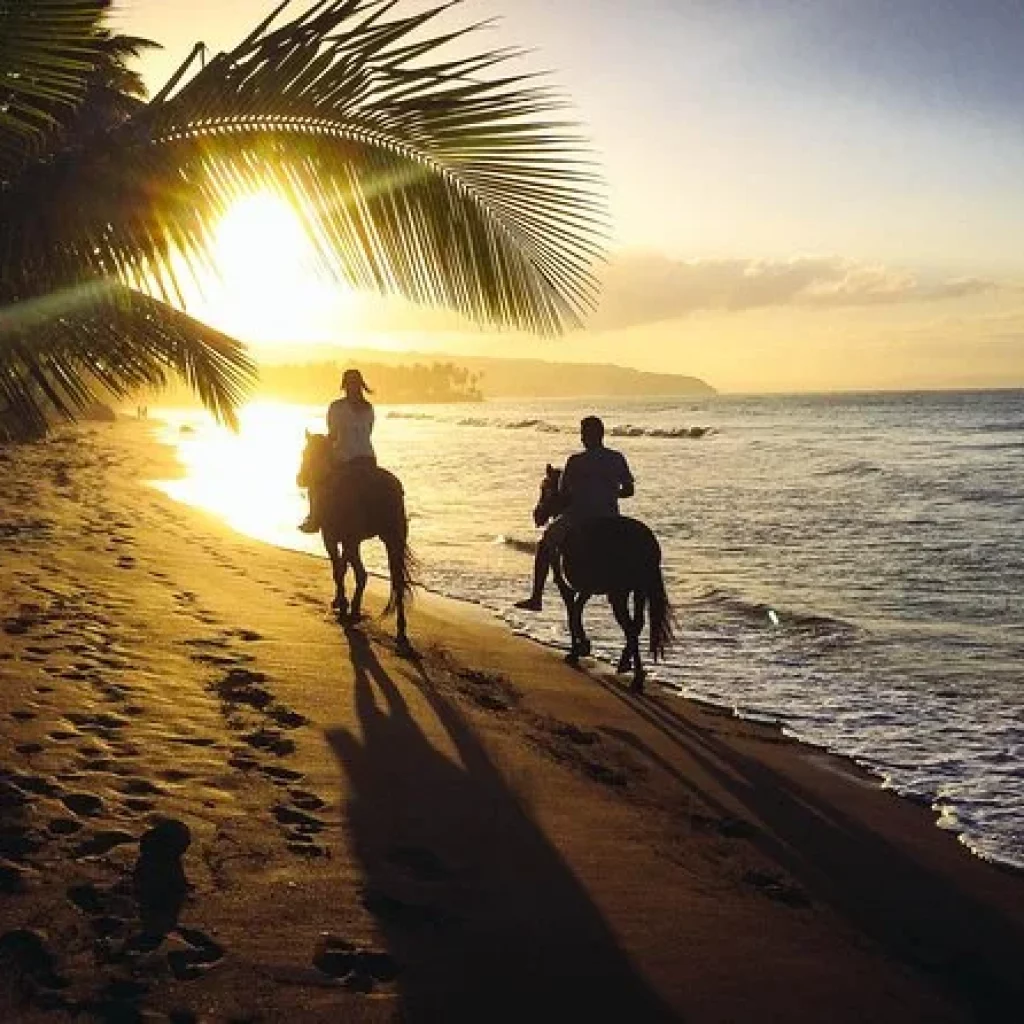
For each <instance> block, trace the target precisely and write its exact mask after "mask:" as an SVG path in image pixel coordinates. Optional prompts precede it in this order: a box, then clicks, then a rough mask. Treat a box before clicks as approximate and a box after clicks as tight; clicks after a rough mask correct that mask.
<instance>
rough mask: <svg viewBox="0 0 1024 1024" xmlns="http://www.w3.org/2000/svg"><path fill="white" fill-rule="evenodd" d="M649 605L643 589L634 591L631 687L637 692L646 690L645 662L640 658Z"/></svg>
mask: <svg viewBox="0 0 1024 1024" xmlns="http://www.w3.org/2000/svg"><path fill="white" fill-rule="evenodd" d="M646 605H647V595H646V594H645V593H644V592H643V591H642V590H634V591H633V609H634V612H633V628H632V630H631V636H630V643H631V644H632V647H633V683H632V685H631V687H630V689H632V690H633V691H634V692H635V693H643V692H644V679H645V678H646V673H645V672H644V663H643V662H642V661H641V660H640V634H641V633H642V632H643V631H644V610H645V608H646Z"/></svg>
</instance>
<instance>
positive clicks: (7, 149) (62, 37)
mask: <svg viewBox="0 0 1024 1024" xmlns="http://www.w3.org/2000/svg"><path fill="white" fill-rule="evenodd" d="M109 6H110V3H109V0H4V2H3V3H0V114H2V131H0V173H2V172H3V171H4V170H9V166H8V167H7V168H5V166H4V163H3V162H2V159H3V158H6V160H7V161H8V162H9V161H11V160H12V159H13V158H15V157H20V156H22V155H23V153H24V144H25V141H26V140H28V139H33V138H38V136H39V135H40V134H41V133H43V132H45V131H46V130H48V129H50V128H52V127H54V126H55V124H56V117H55V111H59V110H60V109H61V108H65V109H66V108H68V107H72V106H74V105H75V103H77V102H78V100H79V98H80V97H81V95H82V92H83V90H84V88H85V80H86V77H87V76H88V74H89V72H90V71H91V70H92V67H93V64H94V60H95V55H96V52H97V33H98V32H99V31H100V25H101V22H102V19H103V16H104V14H105V13H106V10H107V8H108V7H109Z"/></svg>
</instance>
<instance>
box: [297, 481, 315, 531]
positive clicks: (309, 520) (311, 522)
mask: <svg viewBox="0 0 1024 1024" xmlns="http://www.w3.org/2000/svg"><path fill="white" fill-rule="evenodd" d="M308 493H309V515H308V516H306V518H305V519H304V520H303V521H302V522H301V523H299V529H300V530H301V531H302V532H303V533H318V532H319V530H320V503H319V500H318V499H319V493H320V488H319V487H310V488H309V489H308Z"/></svg>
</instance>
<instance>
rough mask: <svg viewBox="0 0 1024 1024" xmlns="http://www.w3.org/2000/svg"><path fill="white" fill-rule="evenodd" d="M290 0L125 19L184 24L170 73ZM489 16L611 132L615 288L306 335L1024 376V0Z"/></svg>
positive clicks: (131, 13)
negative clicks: (557, 324) (526, 324)
mask: <svg viewBox="0 0 1024 1024" xmlns="http://www.w3.org/2000/svg"><path fill="white" fill-rule="evenodd" d="M406 6H408V7H413V8H415V7H422V6H423V3H422V2H421V0H406ZM270 9H271V5H270V4H269V3H268V4H264V3H262V2H259V0H220V2H217V0H125V2H123V3H122V4H121V5H120V7H119V11H120V13H119V20H118V27H119V28H120V30H122V31H126V32H132V33H138V34H141V35H146V36H150V37H152V38H154V39H157V40H158V41H160V42H162V43H163V44H164V46H165V50H164V51H163V52H162V53H159V54H156V55H154V56H151V57H148V58H147V59H146V61H145V63H144V65H143V71H144V73H145V75H146V77H147V80H148V81H149V82H150V84H151V85H152V86H154V87H155V86H157V85H159V84H160V83H161V82H162V81H163V80H164V79H165V78H166V77H167V75H168V74H169V73H170V71H171V70H173V68H174V67H175V66H176V65H177V63H178V62H179V61H180V60H181V59H183V58H184V56H185V55H186V54H187V53H188V51H189V50H190V48H191V46H192V44H193V43H194V42H196V41H198V40H202V41H204V42H205V43H207V44H208V46H210V48H211V49H212V50H213V51H217V50H220V49H226V48H229V47H230V46H231V45H232V44H233V43H235V42H237V41H238V40H239V39H240V38H241V37H243V36H244V35H245V34H246V33H247V31H248V30H249V29H251V28H252V27H253V26H254V25H255V23H256V22H257V21H258V19H259V18H260V16H261V15H262V14H263V13H264V12H267V11H269V10H270ZM465 16H466V17H467V18H473V19H476V18H487V17H491V16H499V17H500V19H501V21H500V24H499V25H497V26H496V27H494V28H490V29H487V30H486V32H487V34H486V36H485V37H483V39H484V42H485V44H486V45H487V46H491V45H495V44H498V45H501V44H505V43H512V44H516V45H520V46H523V47H526V48H529V49H530V51H531V55H530V56H529V57H528V58H527V61H526V64H527V66H528V67H530V68H532V69H544V70H551V71H552V72H553V75H554V81H555V82H556V83H557V85H558V86H559V87H560V88H561V89H562V90H563V91H565V92H567V93H568V94H569V95H570V96H571V98H572V100H573V102H574V104H575V106H576V108H577V110H578V112H579V116H580V118H581V120H582V121H583V123H584V124H585V126H586V128H587V131H588V133H589V134H590V136H591V137H592V139H593V141H594V145H595V148H596V151H597V153H598V155H599V158H600V160H601V162H602V164H603V167H604V169H605V174H606V177H607V183H608V189H609V195H610V202H611V212H612V218H613V224H614V237H613V239H612V244H611V251H610V256H609V261H608V263H607V265H606V266H605V267H603V268H602V269H601V277H602V280H603V291H602V299H601V303H600V305H599V307H598V308H597V310H596V311H595V312H594V314H593V316H592V317H590V318H589V319H588V321H587V324H586V326H585V328H584V329H583V330H581V331H578V332H574V333H572V334H570V335H568V336H566V337H564V338H561V339H557V340H554V341H551V340H541V339H535V338H531V337H529V336H525V335H513V334H505V333H498V332H494V331H480V330H478V329H477V328H475V327H474V326H473V325H471V324H468V323H466V322H464V321H462V320H461V319H459V318H457V317H455V316H454V315H450V314H447V313H445V312H443V311H436V310H418V309H413V308H410V307H405V306H402V305H400V304H395V303H388V304H382V303H380V302H376V301H373V300H370V299H368V298H355V299H354V298H353V297H352V296H350V295H347V296H338V297H337V301H336V302H333V303H332V302H330V301H327V302H326V303H325V304H324V306H323V310H324V312H323V315H322V316H321V317H320V318H319V319H318V321H317V322H316V323H315V324H311V323H307V324H305V325H304V326H303V331H304V332H305V336H303V337H301V338H298V339H296V340H301V341H304V342H309V341H331V342H336V343H339V344H352V345H353V346H358V347H363V348H365V347H367V346H373V345H380V346H382V347H387V348H392V349H403V348H404V349H411V350H417V351H427V350H444V351H450V352H466V353H475V354H490V355H511V356H514V355H521V356H524V357H530V358H536V357H540V358H548V359H556V360H576V361H602V362H604V361H607V362H617V363H620V364H623V365H632V366H637V367H639V368H641V369H651V370H659V371H668V372H680V373H690V374H696V375H698V376H701V377H704V378H705V379H706V380H708V381H709V382H710V383H712V384H714V385H715V386H717V387H719V388H720V389H721V390H723V391H799V390H848V389H864V388H915V387H922V388H936V387H991V386H997V387H998V386H1024V60H1022V59H1021V54H1024V0H629V2H628V3H627V2H624V0H558V2H557V3H552V2H551V0H468V2H467V3H466V5H465ZM267 258H268V259H271V258H272V254H268V256H267ZM266 277H267V275H266V274H264V278H266ZM264 299H265V302H267V303H269V302H271V301H272V298H271V297H270V296H269V293H265V294H264ZM226 308H227V304H225V303H224V302H221V303H220V305H219V306H218V303H217V301H216V299H213V300H211V301H210V303H209V304H208V308H207V309H206V310H205V312H206V313H207V314H209V315H208V318H209V319H212V320H214V321H216V320H217V319H218V314H220V322H219V323H218V324H217V325H218V326H221V327H223V328H225V329H228V330H232V331H233V332H235V333H239V334H240V335H241V336H243V337H246V338H247V340H251V341H253V342H254V343H256V344H258V345H259V344H262V345H272V344H275V343H280V342H281V341H284V340H286V339H285V337H283V336H281V337H278V335H284V334H287V333H288V330H289V327H288V323H287V320H286V318H285V319H282V318H281V317H278V318H277V319H276V320H275V319H274V318H272V317H270V316H268V315H265V314H266V313H267V310H265V309H264V310H260V309H259V308H256V307H254V308H253V309H252V310H250V315H249V316H248V318H245V317H241V316H235V317H234V318H232V317H230V316H225V315H224V311H225V309H226ZM197 312H198V313H199V315H203V314H204V310H203V309H202V308H200V309H198V310H197ZM236 312H237V310H236ZM300 333H301V332H300Z"/></svg>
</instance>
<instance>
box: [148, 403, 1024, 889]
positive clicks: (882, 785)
mask: <svg viewBox="0 0 1024 1024" xmlns="http://www.w3.org/2000/svg"><path fill="white" fill-rule="evenodd" d="M400 415H401V414H400ZM157 422H159V417H157V418H156V419H155V420H154V424H155V423H157ZM153 429H154V433H155V432H156V431H157V429H158V428H156V427H155V426H154V427H153ZM155 440H156V441H157V442H158V443H160V444H161V445H163V446H165V447H166V448H167V451H168V454H169V463H168V466H169V469H170V472H169V473H168V474H167V475H166V476H164V477H163V478H162V479H161V480H155V481H149V482H150V483H152V484H154V485H155V486H157V487H158V488H160V485H161V484H163V483H167V482H173V481H175V480H180V479H184V478H185V470H184V467H183V466H182V464H181V462H180V461H179V459H178V458H177V452H176V446H175V441H174V440H173V439H172V438H171V437H170V435H169V434H168V435H167V436H166V437H164V438H155ZM160 489H161V490H162V488H160ZM174 500H176V501H178V503H179V504H181V505H182V506H183V507H185V508H189V509H191V510H193V511H198V512H200V513H202V514H211V513H209V512H208V511H207V510H206V509H204V507H203V506H202V505H200V504H192V503H190V502H188V501H186V500H184V499H174ZM223 525H226V526H227V527H228V528H229V529H232V530H234V531H236V532H237V533H239V534H240V535H241V536H245V537H247V538H248V539H250V540H252V541H255V542H258V543H262V544H266V545H268V546H270V547H273V548H274V549H276V550H280V551H287V552H290V553H293V554H301V555H305V556H307V557H311V558H314V559H316V560H318V561H325V560H326V554H325V553H324V552H323V551H322V550H317V551H308V550H304V549H302V548H299V547H291V546H289V545H287V544H286V543H282V542H275V541H274V540H270V539H267V538H261V537H259V536H258V535H257V534H253V533H246V532H245V531H244V530H240V529H238V528H237V527H234V526H231V525H230V524H223ZM369 575H370V577H371V578H373V579H376V580H378V581H381V580H385V579H386V578H387V577H386V575H384V574H382V573H379V572H376V571H374V570H370V571H369ZM418 589H419V590H420V592H422V593H425V594H429V595H431V597H432V598H437V599H440V600H444V601H450V602H453V603H454V604H455V605H456V606H462V607H465V608H473V609H478V610H482V611H483V612H484V613H485V615H486V616H487V617H488V619H489V620H490V622H491V624H492V625H494V626H497V627H499V628H501V629H503V630H505V631H506V632H508V633H509V634H510V635H512V636H515V637H517V638H519V639H522V640H526V641H529V642H531V643H533V644H536V645H537V646H538V647H540V648H542V649H544V650H546V651H555V652H562V651H563V650H564V648H563V647H562V646H560V644H559V643H558V642H557V641H545V640H544V639H542V638H540V637H537V636H535V635H533V634H531V633H530V632H529V631H528V629H526V628H525V627H523V628H517V627H516V626H514V625H513V624H512V623H511V622H510V621H509V620H508V619H506V618H505V616H504V614H503V613H502V611H501V610H499V609H498V608H497V607H496V606H494V605H491V604H488V603H486V602H485V601H483V600H474V599H472V598H467V597H462V596H459V595H457V594H455V593H449V592H446V591H444V590H442V589H435V588H432V587H430V586H428V585H421V586H420V587H419V588H418ZM552 600H555V599H554V598H552ZM807 614H810V613H809V612H808V613H807ZM588 663H589V664H590V665H592V666H595V668H596V669H597V671H599V672H604V670H605V669H606V668H609V667H610V662H607V661H604V660H602V659H601V658H600V657H597V656H595V657H593V658H590V659H584V666H585V668H584V674H586V673H587V671H588V669H587V668H586V666H587V664H588ZM649 668H653V669H654V671H655V672H657V666H654V665H652V666H649ZM650 685H652V686H657V687H660V688H661V689H662V690H664V692H665V693H666V694H669V693H670V694H672V695H673V696H675V697H677V698H678V699H682V700H685V701H689V702H695V703H699V704H702V705H707V706H709V707H711V708H713V709H716V710H719V711H722V710H724V711H727V712H729V713H730V714H731V715H732V716H733V717H734V718H735V719H737V720H738V721H741V722H751V723H754V724H755V725H768V726H771V727H773V728H775V729H777V730H778V731H779V734H780V736H782V737H785V739H787V740H788V741H792V742H795V743H797V744H800V745H801V746H803V747H806V748H807V749H809V750H812V751H817V752H821V753H824V754H827V755H829V756H830V757H835V758H838V759H840V760H841V761H843V762H846V763H848V764H849V765H850V767H851V768H852V769H853V770H855V771H856V772H859V773H863V774H864V775H865V776H866V777H867V778H868V779H870V780H871V781H872V783H873V784H874V785H875V786H876V787H877V788H878V789H879V790H880V791H882V792H885V793H892V794H894V795H896V796H897V797H899V798H900V799H902V800H907V801H909V802H910V803H912V804H914V805H915V806H918V807H924V808H927V809H928V811H929V813H930V814H931V816H932V824H933V826H934V827H935V828H936V829H938V830H939V831H942V832H944V833H946V834H949V835H953V836H955V837H956V839H957V841H958V842H959V843H960V845H961V846H962V847H963V848H964V850H965V851H966V852H967V853H968V854H969V855H970V856H972V857H975V858H977V859H978V860H980V861H982V862H984V863H987V864H991V865H993V866H995V867H997V868H999V869H1000V870H1005V871H1009V872H1012V873H1016V874H1018V875H1020V876H1021V877H1024V862H1022V863H1014V862H1012V861H1008V860H1002V859H1000V858H998V857H996V856H992V855H990V854H988V853H986V852H984V850H983V849H982V848H981V847H979V846H976V845H974V844H972V843H971V842H970V841H969V840H968V839H966V838H965V835H966V832H965V831H964V829H965V828H966V826H961V825H959V824H958V825H957V826H956V827H954V828H949V827H946V826H944V825H942V824H941V822H942V817H943V815H942V811H941V809H940V808H938V807H937V806H936V804H937V802H938V801H940V800H941V798H940V797H939V795H938V794H936V793H932V794H929V795H926V796H925V795H918V794H915V793H912V792H905V791H902V790H901V789H900V788H899V787H898V786H897V785H889V784H887V782H888V779H889V774H888V773H887V771H886V769H885V768H884V767H882V766H877V767H876V766H874V765H872V764H871V763H870V762H869V761H868V760H867V759H865V758H863V757H862V758H860V759H858V758H857V757H855V756H854V755H853V754H848V753H845V752H844V751H843V750H841V749H838V748H836V747H834V746H830V745H828V744H827V743H824V742H822V743H819V742H816V741H815V740H814V739H811V738H808V737H804V736H801V735H800V734H799V732H797V731H796V730H795V729H794V727H793V726H791V725H789V724H788V723H787V722H786V720H785V719H784V718H783V717H782V716H780V715H778V714H773V713H771V712H758V711H752V712H749V713H744V711H743V710H742V709H741V708H739V707H738V706H737V705H736V703H735V702H731V701H728V700H726V699H722V700H721V701H716V700H714V699H713V698H708V697H704V696H699V695H696V694H693V693H688V692H687V689H686V687H685V686H684V685H682V684H675V683H672V682H659V681H656V680H651V681H650Z"/></svg>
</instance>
